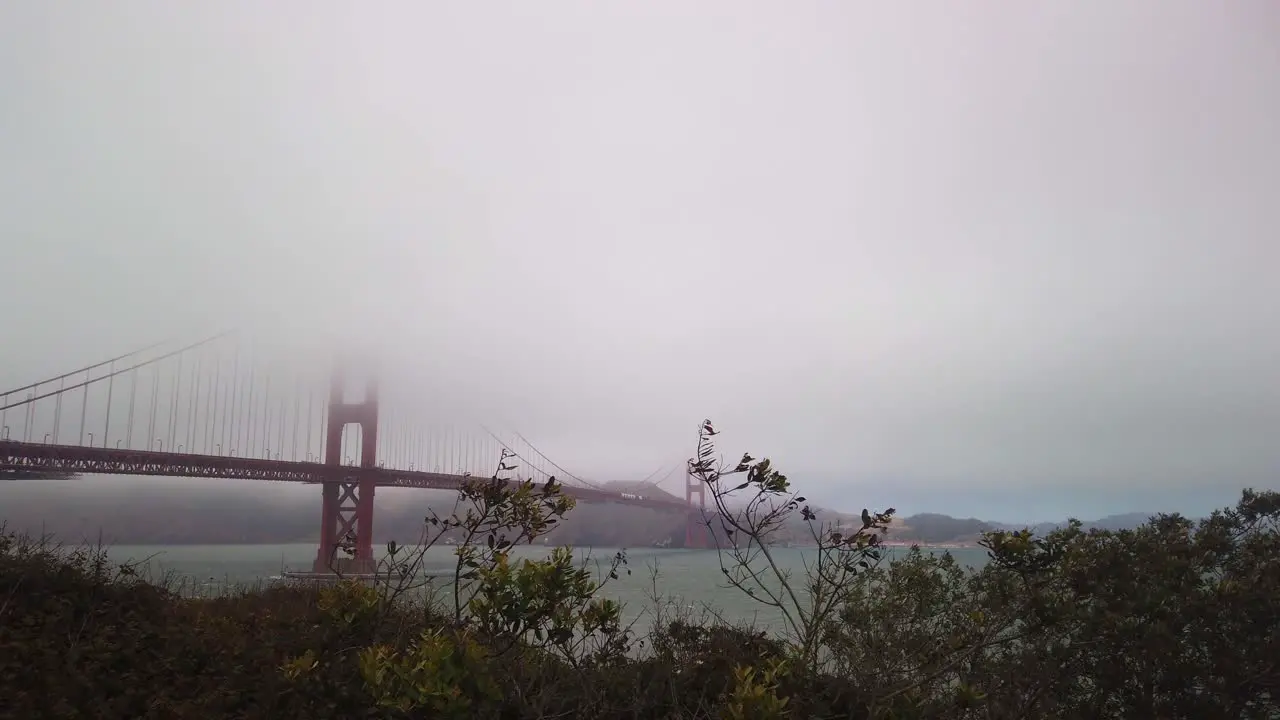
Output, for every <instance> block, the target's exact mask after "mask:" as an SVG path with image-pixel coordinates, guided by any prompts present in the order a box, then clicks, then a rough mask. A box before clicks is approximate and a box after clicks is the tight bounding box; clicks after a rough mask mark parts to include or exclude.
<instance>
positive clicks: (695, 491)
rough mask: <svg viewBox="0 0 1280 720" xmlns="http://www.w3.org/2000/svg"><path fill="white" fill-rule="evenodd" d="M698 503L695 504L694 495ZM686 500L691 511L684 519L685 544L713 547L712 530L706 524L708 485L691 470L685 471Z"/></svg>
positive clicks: (691, 546)
mask: <svg viewBox="0 0 1280 720" xmlns="http://www.w3.org/2000/svg"><path fill="white" fill-rule="evenodd" d="M695 495H696V496H697V497H698V504H697V505H694V504H693V498H694V496H695ZM684 501H685V502H686V503H688V505H689V512H688V514H687V515H686V516H685V521H684V546H685V547H686V548H696V549H698V550H706V549H707V548H709V547H711V537H710V532H709V530H708V528H707V525H706V520H705V510H706V507H707V486H706V485H705V484H704V483H703V482H702V481H701V480H699V479H698V478H696V477H694V476H693V474H692V473H690V472H689V469H688V468H685V471H684Z"/></svg>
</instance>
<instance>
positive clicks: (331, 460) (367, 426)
mask: <svg viewBox="0 0 1280 720" xmlns="http://www.w3.org/2000/svg"><path fill="white" fill-rule="evenodd" d="M345 369H346V368H345V367H344V366H339V367H336V368H335V369H334V373H333V377H332V379H331V380H330V382H329V419H328V423H327V425H326V427H325V456H324V464H325V465H326V466H327V467H328V468H331V469H332V470H331V471H330V472H332V475H327V476H326V477H325V480H324V483H323V485H322V486H321V487H322V491H321V498H322V502H321V511H320V513H321V514H320V549H319V550H318V551H317V552H316V561H315V565H314V566H313V568H312V570H313V572H315V573H320V574H332V573H334V572H335V571H337V572H340V573H342V574H344V575H363V574H370V573H373V572H374V571H376V569H377V561H376V560H375V559H374V557H373V491H374V487H375V478H374V476H373V475H372V474H360V473H356V474H354V476H353V475H349V474H347V473H345V472H343V471H342V432H343V430H345V429H346V427H347V426H348V425H359V426H360V441H361V442H360V467H361V468H370V469H371V468H375V467H377V463H378V458H377V448H378V385H377V382H376V381H375V380H374V379H372V378H370V379H369V380H367V381H366V383H365V393H364V400H363V401H362V402H354V403H348V402H346V389H347V388H346V373H345V372H344V370H345ZM352 551H354V556H352Z"/></svg>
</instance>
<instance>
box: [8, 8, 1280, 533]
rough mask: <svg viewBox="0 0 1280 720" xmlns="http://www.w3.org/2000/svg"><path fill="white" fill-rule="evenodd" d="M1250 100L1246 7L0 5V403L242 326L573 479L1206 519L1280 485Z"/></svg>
mask: <svg viewBox="0 0 1280 720" xmlns="http://www.w3.org/2000/svg"><path fill="white" fill-rule="evenodd" d="M1277 78H1280V9H1278V8H1277V6H1276V5H1275V4H1274V3H1271V2H1267V1H1265V0H1257V1H1241V2H1230V3H1217V2H1200V1H1198V0H1197V1H1190V0H1188V1H1174V0H1150V1H1138V0H1127V1H1125V2H1090V3H1059V2H1040V3H1016V4H1009V3H994V2H990V3H986V2H971V3H930V4H924V3H919V4H912V3H890V4H883V3H874V4H873V3H859V2H821V3H819V2H801V1H799V0H787V1H786V2H773V3H760V2H696V3H690V2H628V3H623V2H616V3H598V2H585V1H584V2H553V1H549V0H548V1H546V2H538V3H529V2H506V3H500V2H492V3H468V2H456V3H449V4H445V3H426V2H404V3H390V2H388V3H364V4H347V3H342V4H339V3H314V2H306V3H304V2H273V3H262V2H247V1H246V2H218V3H172V2H160V1H152V2H143V1H138V2H131V3H107V2H81V3H70V2H65V3H57V2H49V1H48V0H30V1H28V0H10V1H9V2H5V3H2V4H0V97H2V98H3V99H2V100H0V193H2V194H3V206H2V209H0V245H2V247H3V253H2V255H0V258H2V261H0V262H2V263H3V268H4V272H3V282H2V283H0V307H3V308H4V309H5V311H4V312H5V315H4V318H5V320H4V322H3V338H2V339H0V379H2V380H4V381H5V382H3V383H0V384H3V385H5V386H9V385H13V384H16V383H18V382H21V381H28V380H34V379H36V378H37V377H39V376H43V375H48V374H52V373H53V372H54V371H61V370H64V369H71V368H72V367H76V366H77V363H80V364H83V362H84V361H90V360H97V359H101V358H104V357H106V356H108V355H110V354H113V353H114V352H116V351H119V350H127V349H130V348H131V347H133V346H137V345H141V344H146V343H148V342H151V341H154V340H158V339H162V338H164V337H169V336H172V335H174V334H181V333H184V332H185V333H187V334H188V335H198V334H200V333H201V332H202V331H204V330H208V329H217V328H219V327H225V326H249V327H253V328H255V329H256V330H257V331H258V332H267V333H281V334H286V335H305V336H307V337H311V338H324V339H326V340H337V341H339V342H346V343H359V344H361V345H362V346H364V347H368V348H371V349H376V351H377V354H378V355H379V356H380V357H382V358H384V359H385V360H386V361H387V362H388V363H389V364H394V365H396V366H397V368H399V369H400V371H401V372H404V371H408V370H412V371H413V372H412V375H413V376H414V377H415V378H416V380H415V385H416V390H417V391H420V392H423V393H425V394H428V395H429V396H431V397H439V398H441V399H442V402H443V401H444V399H446V398H447V399H448V403H445V404H449V403H452V404H459V405H465V406H467V408H468V410H469V411H470V412H472V413H473V414H475V415H478V416H484V417H488V416H490V415H500V416H501V421H502V422H505V423H507V424H508V425H510V426H513V427H515V428H517V429H519V430H520V431H521V432H523V433H524V434H525V435H527V436H528V437H529V438H530V439H531V440H534V441H535V442H538V443H540V445H541V447H542V449H543V450H545V451H547V453H548V454H549V455H551V456H552V457H553V458H556V459H557V461H558V462H561V463H563V464H566V465H567V466H570V467H572V468H573V469H574V470H575V471H577V472H580V473H583V474H591V475H593V476H596V477H606V476H610V475H622V476H629V475H636V474H638V475H641V476H643V475H644V474H647V473H648V472H649V471H650V470H652V469H653V468H654V467H656V466H657V465H659V464H661V463H664V462H671V461H675V460H678V459H679V458H681V457H684V456H687V454H688V453H689V451H690V450H691V444H692V441H693V429H694V428H695V426H696V424H697V422H698V421H699V420H700V419H701V418H703V417H706V416H709V417H711V418H713V419H714V420H716V421H717V422H718V423H719V424H720V425H721V426H722V427H723V429H724V430H725V431H726V435H725V439H726V443H728V445H729V447H728V448H727V450H729V451H731V452H739V451H741V450H743V449H750V450H752V451H753V452H754V453H756V454H767V455H771V456H773V457H774V458H775V460H776V461H777V462H779V463H781V464H782V466H783V467H784V468H786V469H788V470H789V471H790V474H791V475H792V477H793V479H795V480H797V481H799V482H801V483H802V484H804V485H805V486H806V487H810V488H812V490H811V493H810V494H811V495H813V496H814V497H815V498H819V499H821V500H823V501H825V502H829V503H834V504H837V505H840V506H842V507H859V506H861V505H863V504H867V503H868V502H871V503H874V504H881V505H882V504H888V503H892V504H897V505H898V506H899V507H901V508H904V509H911V510H937V511H943V512H953V513H956V514H960V513H973V514H979V515H983V516H985V517H996V518H1015V519H1024V518H1027V519H1040V518H1047V517H1057V516H1060V515H1061V514H1066V513H1076V514H1084V515H1091V516H1096V515H1099V514H1103V513H1105V512H1109V511H1113V510H1114V511H1122V510H1134V509H1139V510H1146V509H1154V508H1161V509H1163V508H1168V509H1181V510H1184V511H1193V512H1194V511H1200V510H1202V509H1204V507H1207V506H1214V505H1220V504H1224V503H1227V502H1231V501H1232V500H1233V498H1234V497H1235V495H1236V493H1237V492H1238V489H1239V488H1240V487H1242V486H1244V485H1249V484H1252V485H1255V486H1271V487H1276V486H1277V484H1276V483H1277V478H1280V473H1278V471H1280V442H1278V440H1280V377H1278V376H1277V368H1278V367H1280V331H1278V330H1277V318H1278V317H1280V315H1278V311H1280V292H1277V288H1276V281H1275V277H1276V273H1277V268H1280V135H1278V134H1277V130H1276V128H1278V127H1280V81H1278V80H1277ZM495 421H496V420H495ZM673 489H674V488H673ZM864 498H866V499H865V500H864Z"/></svg>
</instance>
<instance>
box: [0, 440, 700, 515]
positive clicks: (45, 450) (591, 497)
mask: <svg viewBox="0 0 1280 720" xmlns="http://www.w3.org/2000/svg"><path fill="white" fill-rule="evenodd" d="M0 470H4V471H20V470H39V471H46V472H59V473H84V474H89V473H96V474H104V475H154V476H162V477H198V478H230V479H240V480H270V481H275V482H296V483H321V482H326V481H328V482H336V481H339V480H350V479H355V478H365V477H368V476H370V475H372V476H373V477H374V479H375V483H376V484H377V485H378V486H379V487H407V488H429V489H434V490H456V489H458V488H459V487H460V486H461V485H462V483H463V482H464V481H466V480H468V479H472V476H467V475H452V474H449V473H436V472H422V471H413V470H395V469H392V468H362V467H354V466H349V465H342V466H333V465H322V464H319V463H314V462H298V461H292V460H266V459H257V458H245V457H226V456H223V455H194V454H188V453H168V452H159V451H154V450H122V449H117V448H100V447H83V446H76V445H51V444H46V443H30V442H18V441H14V440H0ZM0 477H3V475H0ZM511 482H512V483H515V482H516V481H514V480H513V481H511ZM562 487H563V489H564V492H565V494H566V495H569V496H571V497H574V498H576V499H577V500H580V501H582V502H591V503H618V504H622V505H630V506H634V507H648V508H654V509H656V510H666V511H679V512H688V510H689V506H688V505H687V504H686V503H685V502H684V501H682V500H681V499H679V498H677V497H673V496H670V495H667V496H665V497H663V496H662V495H656V496H640V495H636V494H633V493H623V492H613V491H609V490H596V489H594V488H583V487H576V486H573V485H568V484H563V483H562ZM655 491H656V490H655ZM656 492H658V493H660V492H661V491H656Z"/></svg>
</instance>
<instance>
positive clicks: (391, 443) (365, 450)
mask: <svg viewBox="0 0 1280 720" xmlns="http://www.w3.org/2000/svg"><path fill="white" fill-rule="evenodd" d="M327 375H328V376H327V377H319V376H317V375H316V374H315V373H314V372H310V371H297V370H293V371H290V370H288V369H287V364H286V363H283V362H282V360H281V358H280V357H278V356H273V355H271V354H270V353H263V352H260V351H259V352H255V348H254V347H253V345H252V344H251V343H248V342H242V340H241V339H240V338H239V337H238V336H237V335H235V334H232V333H223V334H219V335H216V336H213V337H210V338H206V339H204V340H201V341H199V342H195V343H191V344H188V345H185V346H181V347H176V348H173V349H166V347H165V346H164V345H163V344H162V345H153V346H150V347H146V348H142V349H140V350H136V351H134V352H130V353H127V354H124V355H119V356H117V357H113V358H110V359H108V360H104V361H102V362H99V363H95V364H93V365H89V366H87V367H82V368H79V369H77V370H73V371H71V372H67V373H63V374H60V375H57V376H54V377H51V378H47V379H44V380H41V381H38V382H34V383H30V384H28V385H25V386H22V387H18V388H14V389H12V390H9V391H7V392H3V393H0V478H9V479H22V478H42V477H43V478H49V477H68V476H74V475H79V474H87V473H99V474H112V475H151V476H166V477H199V478H236V479H247V480H268V481H278V482H296V483H312V484H317V485H319V486H320V499H321V510H320V546H319V548H318V550H317V553H316V561H315V565H314V571H315V572H317V573H324V574H328V573H332V572H334V571H335V570H336V571H339V572H344V573H368V572H371V571H372V570H373V569H374V567H375V566H376V561H375V559H374V555H373V548H372V529H373V499H374V494H375V490H376V488H378V487H409V488H431V489H446V490H447V489H457V488H458V487H460V486H461V484H462V483H463V482H466V481H467V480H468V479H470V478H475V477H489V476H491V475H492V474H493V471H494V468H495V466H496V465H497V462H498V458H499V457H501V456H502V455H503V453H504V452H505V453H506V455H507V456H508V460H507V461H506V464H507V465H508V466H512V465H514V467H513V468H512V469H511V470H510V471H509V472H511V473H512V475H513V479H512V480H511V482H519V481H521V480H527V479H532V480H535V481H539V482H541V481H545V480H547V479H549V478H550V477H553V476H554V477H556V479H557V481H558V482H559V483H561V484H562V486H563V488H564V491H565V492H566V494H569V495H571V496H573V497H575V498H576V499H577V500H578V501H580V502H589V503H602V502H604V503H620V504H625V505H632V506H640V507H649V508H655V509H659V510H667V511H671V512H676V513H682V514H683V515H684V516H685V518H686V522H685V526H686V529H685V546H686V547H694V548H705V547H708V546H709V540H710V538H709V536H708V534H707V527H706V523H705V522H704V519H703V509H704V507H705V495H704V493H703V488H702V486H701V485H700V484H698V483H696V482H694V481H692V480H691V479H690V478H689V477H688V476H687V474H686V476H685V481H684V486H685V497H684V499H681V498H678V497H676V496H673V495H670V494H667V493H665V492H663V491H661V490H659V489H658V488H657V487H656V483H653V482H652V481H651V479H650V478H646V479H645V481H642V482H641V483H640V484H639V485H635V486H631V487H630V488H629V489H628V491H626V492H620V491H617V490H611V489H607V488H604V487H601V486H600V485H598V484H596V483H592V482H590V481H588V480H584V479H582V478H580V477H577V476H575V475H573V474H572V473H570V472H568V471H566V470H565V469H564V468H562V467H561V466H559V465H557V464H556V463H555V462H553V461H551V460H550V459H549V458H547V457H546V456H545V455H543V454H542V453H541V452H540V451H539V450H538V449H537V448H535V447H534V446H533V445H532V444H530V443H529V442H528V441H527V440H526V439H525V438H524V437H523V436H521V435H520V434H519V433H514V434H513V435H512V436H511V437H501V436H499V435H498V434H495V433H493V432H490V431H489V430H488V428H484V427H482V428H481V431H480V432H475V431H468V430H466V429H463V428H461V427H459V426H458V425H457V424H453V423H439V422H435V423H426V424H424V423H423V422H422V421H421V418H420V415H421V413H419V412H416V409H415V408H413V407H408V406H405V404H404V403H395V402H394V401H393V402H390V403H389V402H387V401H385V400H382V399H381V398H380V396H379V388H378V385H377V382H376V381H374V380H372V379H367V380H366V381H365V383H364V387H363V391H364V392H363V394H362V396H361V397H359V398H358V399H354V400H353V399H352V398H350V397H349V392H348V391H349V390H355V389H357V388H355V387H349V386H351V385H354V383H352V382H351V377H350V372H349V369H348V368H347V367H345V366H342V365H339V366H336V367H334V368H332V369H331V370H330V371H329V372H328V373H327ZM324 385H327V387H323V386H324ZM343 548H346V549H347V550H346V552H342V549H343ZM348 555H349V556H348Z"/></svg>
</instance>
